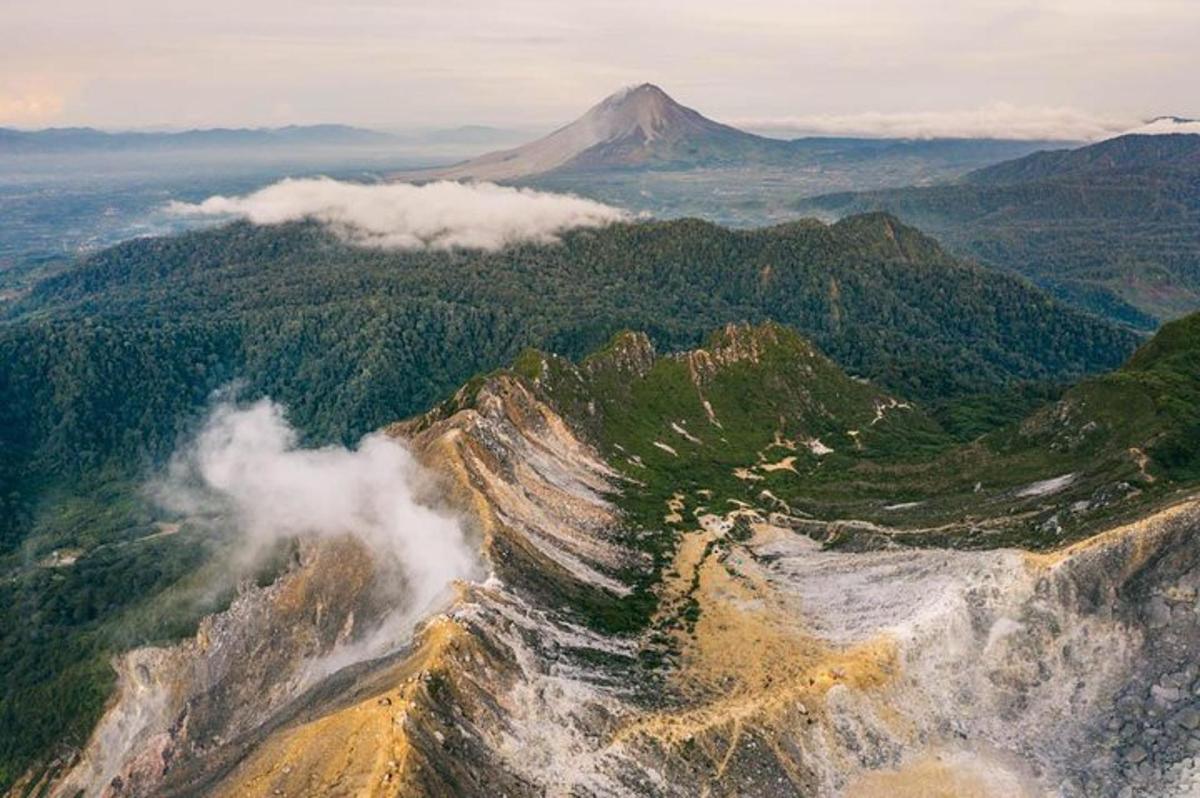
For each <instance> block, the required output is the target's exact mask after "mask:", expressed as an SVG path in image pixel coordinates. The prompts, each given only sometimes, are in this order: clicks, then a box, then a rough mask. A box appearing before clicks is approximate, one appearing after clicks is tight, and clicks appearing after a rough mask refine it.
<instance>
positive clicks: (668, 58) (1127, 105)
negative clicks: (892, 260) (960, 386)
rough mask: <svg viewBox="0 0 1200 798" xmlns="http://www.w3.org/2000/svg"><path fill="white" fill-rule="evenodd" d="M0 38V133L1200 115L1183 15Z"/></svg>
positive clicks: (922, 4) (880, 9)
mask: <svg viewBox="0 0 1200 798" xmlns="http://www.w3.org/2000/svg"><path fill="white" fill-rule="evenodd" d="M0 36H2V37H3V40H2V41H3V46H0V125H14V126H19V127H42V126H52V125H68V124H72V125H73V124H87V125H96V126H101V127H109V128H126V127H143V126H160V125H162V126H177V127H182V126H208V125H276V124H287V123H313V122H346V123H352V124H360V125H367V126H375V127H388V128H397V127H415V126H442V125H458V124H466V123H482V124H493V125H502V126H514V125H520V126H545V125H551V124H556V123H560V122H565V121H569V120H570V119H571V118H573V117H575V116H577V115H578V114H579V113H580V112H581V111H583V110H584V109H585V108H586V107H587V106H589V105H591V104H592V103H593V102H595V101H596V100H599V99H600V98H601V97H603V96H604V95H606V94H608V93H610V92H612V91H613V90H615V89H617V88H619V87H620V86H623V85H627V84H631V83H640V82H643V81H650V82H654V83H657V84H659V85H660V86H662V87H663V88H664V89H665V90H666V91H667V92H669V93H671V94H672V95H673V96H675V97H676V99H678V100H680V101H681V102H683V103H685V104H687V105H691V106H692V107H695V108H697V109H698V110H700V111H702V112H704V113H706V114H708V115H709V116H712V117H715V118H718V119H722V120H726V121H735V122H755V123H769V122H772V121H775V120H785V121H790V122H792V123H795V124H801V125H804V124H808V123H809V122H810V121H812V120H814V119H823V120H825V121H826V122H829V123H831V124H833V125H834V126H835V127H836V126H837V125H839V124H841V125H849V126H851V127H853V126H854V125H855V124H858V125H860V126H861V125H877V126H880V127H882V128H883V129H885V130H886V129H887V128H888V126H889V125H895V124H896V123H897V120H901V121H902V120H905V119H909V120H910V121H911V120H912V119H914V118H916V119H924V120H925V124H932V125H934V126H937V125H938V124H941V123H942V120H944V121H945V124H947V125H951V126H952V125H955V124H962V122H963V120H964V119H965V120H968V122H969V123H971V124H977V125H985V126H986V125H988V124H995V125H999V126H1001V127H1005V126H1014V125H1017V126H1019V125H1021V124H1029V123H1030V122H1029V120H1035V122H1034V123H1035V124H1050V125H1053V124H1061V125H1063V126H1066V127H1070V126H1075V127H1079V128H1080V129H1084V128H1086V127H1087V126H1089V125H1095V126H1100V127H1103V126H1106V125H1107V126H1110V127H1111V126H1114V125H1120V124H1124V123H1125V122H1127V121H1133V120H1137V119H1141V118H1145V117H1149V116H1153V115H1158V114H1178V115H1188V114H1193V115H1200V91H1197V85H1198V80H1197V75H1198V74H1200V2H1198V1H1197V0H1045V1H1043V2H1006V1H1005V0H891V1H888V0H790V1H789V0H660V1H657V2H656V1H655V0H603V2H602V1H601V0H438V1H437V2H427V1H426V0H399V1H397V2H384V1H383V0H338V1H337V2H334V1H333V0H0ZM914 114H916V115H917V116H916V117H914V116H913V115H914ZM838 120H841V121H840V122H839V121H838ZM855 120H857V121H855ZM872 120H874V121H872ZM971 120H974V121H973V122H971ZM1037 120H1042V121H1041V122H1037ZM1046 120H1050V121H1049V122H1047V121H1046ZM1054 120H1058V121H1057V122H1055V121H1054Z"/></svg>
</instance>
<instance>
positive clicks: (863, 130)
mask: <svg viewBox="0 0 1200 798" xmlns="http://www.w3.org/2000/svg"><path fill="white" fill-rule="evenodd" d="M737 124H738V125H739V126H741V127H745V128H749V129H753V130H760V131H764V132H768V131H769V132H786V133H787V134H789V135H818V136H868V137H880V138H914V139H931V138H1001V139H1020V140H1036V139H1050V140H1059V141H1095V140H1097V139H1103V138H1107V137H1109V136H1112V135H1114V134H1116V133H1119V132H1121V131H1123V130H1126V129H1128V128H1129V127H1131V126H1133V125H1136V124H1137V120H1130V119H1124V118H1115V117H1106V116H1098V115H1095V114H1090V113H1087V112H1085V111H1080V110H1077V109H1074V108H1052V107H1020V106H1016V105H1010V104H1008V103H994V104H992V105H987V106H983V107H980V108H975V109H967V110H960V111H912V112H895V113H891V112H878V111H867V112H862V113H853V114H811V115H804V116H787V117H774V118H766V119H746V120H741V121H740V122H738V123H737Z"/></svg>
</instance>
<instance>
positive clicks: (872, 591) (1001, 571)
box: [57, 338, 1200, 797]
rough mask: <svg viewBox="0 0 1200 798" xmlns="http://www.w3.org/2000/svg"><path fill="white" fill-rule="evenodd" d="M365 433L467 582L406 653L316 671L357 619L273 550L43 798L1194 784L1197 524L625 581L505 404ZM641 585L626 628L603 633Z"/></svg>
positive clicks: (366, 588)
mask: <svg viewBox="0 0 1200 798" xmlns="http://www.w3.org/2000/svg"><path fill="white" fill-rule="evenodd" d="M752 344H753V342H752V341H742V340H738V339H736V338H732V339H730V340H729V341H728V345H727V346H726V347H725V349H724V350H722V351H724V352H726V354H725V355H723V356H728V357H734V358H746V357H753V356H754V349H753V345H752ZM638 351H640V347H636V346H635V347H632V348H630V349H629V352H630V353H633V354H636V352H638ZM633 354H630V357H632V359H633V361H637V360H638V358H637V357H633ZM706 367H707V366H705V365H704V364H697V371H701V372H702V371H703V370H704V368H706ZM394 432H396V433H397V434H405V435H409V436H411V437H412V446H413V448H414V450H415V451H416V452H418V453H419V455H420V457H421V458H422V460H423V461H424V462H426V463H427V464H428V465H430V466H431V467H433V468H434V469H435V470H436V471H437V472H438V473H439V474H440V475H441V476H442V477H443V479H444V481H445V484H446V486H447V495H448V496H449V500H450V501H451V502H452V503H453V504H455V505H456V506H458V507H459V508H462V510H463V511H464V512H467V513H469V514H470V516H471V517H472V518H473V519H474V521H475V523H476V524H477V525H478V528H479V530H480V533H481V534H480V539H481V548H482V550H483V554H484V556H485V558H486V560H487V562H488V564H489V566H490V570H491V574H490V577H489V578H488V579H486V580H485V581H481V582H477V583H471V584H463V585H461V586H460V589H459V591H458V595H457V597H456V598H455V600H454V601H453V603H452V604H451V605H450V606H448V607H447V608H446V609H445V611H444V612H442V613H440V614H438V615H436V616H435V617H433V618H430V619H428V620H427V621H426V622H425V624H424V625H423V626H422V628H421V629H420V630H419V631H418V633H417V634H416V636H415V637H414V638H413V640H412V642H411V644H409V645H407V646H404V647H401V648H400V649H398V650H395V651H391V652H386V653H385V654H384V655H383V656H380V657H377V658H375V659H372V660H370V661H367V662H359V663H355V664H353V665H351V666H349V667H345V668H342V669H341V670H338V671H334V672H331V671H329V670H327V669H325V670H323V669H322V668H321V665H320V663H323V662H325V663H328V662H337V661H338V660H337V658H336V654H337V652H338V651H339V650H340V649H341V648H343V647H344V646H346V645H348V644H349V643H350V642H351V641H352V640H353V639H354V637H355V629H357V628H359V626H360V625H361V624H364V623H370V622H372V619H377V618H378V617H380V614H381V613H384V612H386V609H387V608H386V607H381V606H379V601H378V596H379V594H378V592H376V591H374V590H373V589H372V585H373V584H374V580H375V579H376V578H377V575H376V574H375V573H374V570H373V564H372V563H371V562H370V558H369V557H368V556H366V555H365V551H364V550H363V549H362V548H361V547H356V545H355V544H354V543H353V542H352V541H350V540H347V541H345V542H339V543H326V544H324V545H321V546H307V547H305V548H303V549H302V554H301V556H300V558H299V561H298V562H297V563H295V564H294V566H293V567H292V569H291V570H290V571H289V572H288V573H287V574H286V575H285V576H284V577H282V578H281V579H280V580H279V581H278V582H276V584H274V585H272V586H270V587H268V588H264V589H253V590H249V591H247V592H246V593H244V594H243V595H242V596H241V597H240V598H239V599H238V600H237V602H235V604H234V605H233V607H231V608H230V610H228V611H227V612H225V613H222V614H220V615H217V616H214V617H213V618H211V619H210V620H208V621H207V622H206V623H205V625H204V626H203V628H202V629H201V632H200V633H199V634H198V635H197V636H196V638H195V639H194V640H191V641H188V642H186V643H184V644H182V645H180V646H176V647H174V648H170V649H147V650H140V651H134V652H130V653H129V654H127V655H126V656H125V657H123V658H122V660H121V662H120V668H121V681H120V695H119V698H118V700H117V701H116V703H115V704H114V706H113V708H112V709H111V710H110V711H109V713H108V714H107V715H106V716H105V719H104V721H103V722H102V724H101V726H100V727H99V729H97V732H96V735H95V737H94V738H93V740H92V743H91V745H90V746H89V748H88V750H87V752H86V753H85V755H84V757H83V758H82V760H81V761H80V763H79V764H78V766H77V767H76V768H75V769H74V770H73V771H72V772H71V774H70V775H69V777H68V778H67V779H66V780H65V781H64V782H63V783H62V784H60V785H59V786H58V789H57V794H59V795H72V794H74V793H75V792H76V791H77V790H83V791H84V792H85V793H87V794H92V795H114V796H115V795H171V794H181V795H182V794H198V793H203V794H215V795H230V796H233V795H236V796H251V795H263V796H272V795H334V794H336V795H422V796H424V795H434V796H441V795H444V796H471V795H478V796H497V795H508V796H524V795H530V796H533V795H539V796H541V795H564V796H565V795H597V796H599V795H606V796H607V795H655V796H694V795H700V794H711V795H748V796H776V795H777V796H791V795H798V794H799V795H819V796H826V795H828V796H835V795H847V796H876V795H888V796H918V795H920V796H937V795H946V796H951V795H954V796H958V795H980V796H1006V797H1007V796H1022V795H1024V796H1041V795H1045V794H1057V795H1063V796H1097V795H1098V796H1109V795H1112V796H1117V795H1129V794H1136V795H1146V794H1153V795H1169V794H1180V795H1186V794H1195V790H1196V789H1197V788H1198V786H1200V781H1198V779H1200V776H1198V775H1197V774H1198V772H1200V771H1198V769H1197V767H1196V765H1195V760H1194V759H1193V757H1194V756H1195V753H1196V751H1197V750H1200V742H1197V740H1200V735H1197V734H1195V732H1196V730H1197V728H1198V727H1200V671H1197V669H1196V666H1195V664H1194V663H1195V662H1197V661H1198V660H1197V655H1198V654H1200V613H1198V611H1197V610H1198V604H1197V595H1198V593H1197V591H1198V590H1200V545H1198V544H1197V543H1196V539H1197V538H1196V532H1197V530H1200V501H1197V500H1187V501H1183V502H1181V503H1179V504H1177V505H1175V506H1172V507H1168V508H1166V509H1161V510H1159V511H1157V512H1155V513H1154V514H1153V515H1150V516H1149V517H1146V518H1144V519H1142V520H1139V521H1136V522H1134V523H1129V524H1126V525H1124V526H1120V527H1117V528H1114V529H1111V530H1109V531H1106V532H1104V533H1102V534H1099V535H1097V536H1095V537H1093V538H1091V539H1088V540H1085V541H1083V542H1081V543H1078V544H1076V545H1073V546H1071V547H1069V548H1065V549H1062V550H1060V551H1057V552H1054V553H1051V554H1042V555H1034V554H1030V553H1027V552H1021V551H1016V550H997V551H972V552H966V551H948V550H937V549H896V548H893V549H886V550H882V551H869V552H852V551H831V550H827V549H824V548H822V547H821V546H820V545H819V544H818V543H817V542H815V541H813V540H812V539H810V538H808V537H806V536H805V535H803V534H800V533H798V532H797V531H796V530H794V529H791V528H787V527H786V526H784V525H783V524H781V523H779V522H775V523H770V522H768V521H766V520H764V519H761V518H751V517H748V516H745V517H743V518H742V520H740V521H739V520H738V519H736V518H734V515H736V513H737V512H739V511H737V510H734V511H733V512H731V513H730V514H729V515H728V516H727V517H725V518H724V519H719V518H718V519H716V522H711V523H710V522H706V523H704V524H701V525H699V526H698V528H695V529H692V530H690V531H685V532H683V533H682V534H681V537H680V539H679V541H678V545H677V546H676V547H675V549H674V554H673V559H672V561H671V562H669V563H662V564H661V568H659V569H658V570H657V571H655V569H654V568H653V567H652V566H653V563H652V562H651V557H650V555H649V554H648V553H646V551H645V550H644V549H643V547H641V546H639V542H638V539H637V538H636V536H635V535H631V534H630V533H629V531H628V530H624V529H623V527H622V523H621V517H620V514H619V513H618V512H617V510H616V508H615V506H614V505H613V504H612V501H611V500H612V497H613V496H614V495H615V494H616V493H617V492H618V491H620V490H621V489H622V485H623V483H622V478H621V477H620V476H619V475H618V474H617V473H616V472H614V471H613V470H611V469H610V468H609V466H608V465H607V464H606V463H605V462H604V460H603V459H602V458H601V457H600V456H599V455H598V453H597V452H596V451H595V450H594V449H593V448H592V447H591V446H589V445H588V444H587V443H585V442H583V441H582V440H580V439H579V438H578V437H577V436H576V435H575V433H574V432H573V431H572V429H571V428H570V427H569V426H568V424H567V423H566V422H565V421H564V420H563V419H562V418H561V417H560V416H559V415H558V414H557V413H556V412H555V411H554V410H553V409H552V408H551V407H550V406H549V405H548V404H546V402H544V401H543V400H542V399H541V398H539V396H538V395H537V394H536V393H535V391H534V390H532V389H531V387H530V385H529V384H528V383H527V382H526V381H524V380H522V379H520V378H516V377H511V376H503V375H502V376H497V377H493V378H490V379H489V380H488V381H487V383H486V384H485V385H484V386H483V387H482V388H481V389H480V390H479V391H478V392H477V393H476V394H475V395H474V397H473V400H472V401H471V402H469V403H468V402H465V401H463V402H460V403H459V405H458V409H457V411H456V412H453V413H449V414H447V413H442V414H440V415H431V416H430V417H429V418H427V419H425V420H424V421H422V422H419V423H412V424H406V425H401V426H398V427H397V428H396V429H395V430H394ZM743 516H744V514H743ZM721 521H728V523H721ZM735 529H736V530H740V531H739V532H738V534H734V530H735ZM652 572H657V573H660V574H661V581H660V582H658V583H657V585H656V586H655V588H654V590H655V596H656V597H657V603H656V604H655V605H654V607H653V610H652V613H653V617H652V618H651V621H650V623H649V625H642V626H638V625H634V626H631V627H629V628H624V627H622V626H621V625H620V623H619V622H618V621H619V620H620V618H621V617H622V616H621V612H622V611H626V610H629V608H630V607H632V606H635V605H636V602H637V601H638V600H639V596H641V595H643V593H644V589H645V584H644V578H645V577H646V575H647V574H650V573H652Z"/></svg>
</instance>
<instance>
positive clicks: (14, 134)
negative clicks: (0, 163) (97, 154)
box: [0, 125, 398, 154]
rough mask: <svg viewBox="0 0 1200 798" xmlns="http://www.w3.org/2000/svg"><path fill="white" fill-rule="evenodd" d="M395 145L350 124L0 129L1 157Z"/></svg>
mask: <svg viewBox="0 0 1200 798" xmlns="http://www.w3.org/2000/svg"><path fill="white" fill-rule="evenodd" d="M397 140H398V139H397V137H395V136H392V135H390V134H388V133H380V132H378V131H374V130H365V129H363V128H358V127H350V126H348V125H289V126H287V127H275V128H208V129H203V130H184V131H179V132H148V131H125V132H107V131H103V130H97V129H95V128H90V127H64V128H47V129H45V130H32V131H28V130H16V129H13V128H0V154H4V153H65V152H77V151H122V152H124V151H136V150H166V149H180V150H182V149H210V148H236V147H290V148H301V147H333V146H336V147H345V146H384V145H388V144H394V143H396V142H397Z"/></svg>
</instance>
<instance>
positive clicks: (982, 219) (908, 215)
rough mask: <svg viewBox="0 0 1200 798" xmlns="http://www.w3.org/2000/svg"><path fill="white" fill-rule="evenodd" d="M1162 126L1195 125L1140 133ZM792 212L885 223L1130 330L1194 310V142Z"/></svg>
mask: <svg viewBox="0 0 1200 798" xmlns="http://www.w3.org/2000/svg"><path fill="white" fill-rule="evenodd" d="M1168 124H1169V126H1171V127H1173V128H1183V129H1187V126H1188V125H1194V124H1196V123H1191V122H1188V121H1187V120H1178V119H1174V118H1172V119H1171V120H1170V121H1169V123H1168V122H1166V121H1163V120H1161V119H1160V120H1155V121H1154V122H1151V123H1150V125H1149V126H1150V127H1152V128H1156V129H1157V128H1162V127H1164V126H1167V125H1168ZM796 210H797V211H799V212H801V213H812V214H816V215H819V216H825V217H835V218H836V217H839V216H842V215H848V214H854V213H861V212H864V211H877V210H882V211H888V212H891V213H894V214H896V215H897V216H899V217H901V218H902V219H904V220H905V221H907V222H909V223H911V224H914V225H917V226H918V227H920V228H922V229H923V230H926V231H927V232H930V233H932V234H934V235H936V236H937V237H938V238H939V239H940V240H942V241H943V242H944V243H946V244H947V245H948V246H949V247H950V248H951V249H954V250H955V251H957V252H958V253H959V254H964V255H969V256H972V257H975V258H976V259H978V260H980V261H982V262H984V263H986V264H989V265H992V266H996V267H1001V268H1005V269H1009V270H1011V271H1015V272H1018V273H1020V274H1023V275H1025V276H1026V277H1029V278H1030V279H1032V280H1033V281H1034V282H1036V283H1038V284H1039V285H1041V286H1043V287H1044V288H1046V289H1048V290H1050V291H1051V292H1052V293H1054V294H1055V295H1057V296H1058V297H1059V298H1061V299H1064V300H1066V301H1068V302H1070V303H1072V304H1074V305H1076V306H1078V307H1082V308H1085V309H1087V310H1090V311H1092V312H1094V313H1098V314H1100V315H1103V316H1107V317H1109V318H1111V319H1114V320H1117V321H1120V322H1122V323H1124V324H1128V325H1130V326H1133V327H1137V328H1142V329H1153V328H1154V327H1156V326H1157V325H1158V324H1159V323H1160V322H1161V321H1163V320H1165V319H1170V318H1174V317H1177V316H1180V315H1182V314H1185V313H1188V312H1190V311H1192V310H1195V309H1197V308H1200V135H1195V134H1183V133H1161V132H1160V133H1158V134H1154V135H1144V134H1133V135H1124V136H1118V137H1117V138H1113V139H1108V140H1106V141H1101V142H1098V143H1096V144H1092V145H1089V146H1086V147H1080V148H1077V149H1070V150H1055V151H1049V152H1039V153H1035V154H1032V155H1029V156H1026V157H1024V158H1020V159H1017V160H1013V161H1008V162H1005V163H1000V164H996V165H994V166H989V167H986V168H983V169H980V170H977V171H975V172H973V173H971V174H968V175H966V176H965V177H963V178H962V179H961V180H959V181H955V182H950V183H946V184H943V185H933V186H920V187H910V188H898V189H887V190H878V191H861V192H854V193H840V194H829V195H825V196H821V197H816V198H813V199H809V200H803V201H801V202H799V203H797V205H796Z"/></svg>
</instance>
